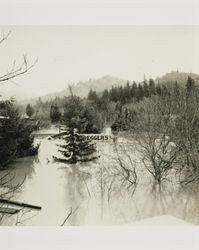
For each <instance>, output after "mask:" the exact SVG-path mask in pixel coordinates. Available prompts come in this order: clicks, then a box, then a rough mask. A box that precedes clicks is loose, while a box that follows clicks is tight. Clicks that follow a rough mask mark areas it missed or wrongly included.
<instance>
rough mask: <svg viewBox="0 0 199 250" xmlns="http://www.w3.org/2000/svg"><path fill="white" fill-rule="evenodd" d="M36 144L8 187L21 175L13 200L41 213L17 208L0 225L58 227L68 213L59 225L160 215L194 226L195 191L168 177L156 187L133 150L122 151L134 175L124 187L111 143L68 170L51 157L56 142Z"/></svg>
mask: <svg viewBox="0 0 199 250" xmlns="http://www.w3.org/2000/svg"><path fill="white" fill-rule="evenodd" d="M40 141H41V145H40V149H39V154H38V156H36V157H26V158H21V159H19V160H17V162H16V163H15V164H14V165H13V169H12V171H14V172H15V178H14V179H13V182H12V184H13V185H16V184H17V183H21V182H23V180H24V177H26V179H25V181H24V184H23V186H22V187H21V188H20V190H19V191H18V192H17V193H15V196H14V197H13V199H14V200H17V201H22V202H26V203H29V204H35V205H38V206H42V210H41V211H36V210H30V209H22V210H21V211H20V213H18V214H17V215H16V216H6V217H4V218H3V220H2V222H1V224H3V225H62V224H63V222H64V221H65V219H66V218H67V216H68V215H70V216H69V217H68V219H67V220H66V221H65V222H64V225H90V224H91V225H102V224H103V225H113V224H125V223H131V222H133V221H136V220H139V219H144V218H147V217H152V216H157V215H162V214H170V215H174V216H177V217H179V218H182V219H186V220H187V221H189V222H191V223H194V224H198V223H199V206H198V205H199V204H198V203H199V199H198V196H199V193H198V191H197V188H196V187H192V188H191V187H190V188H187V189H184V190H183V189H182V187H181V186H180V185H179V184H178V183H177V182H176V180H174V179H173V178H174V176H175V175H174V174H172V175H171V176H172V177H171V178H170V179H168V180H167V181H165V182H163V183H162V185H161V187H160V186H159V185H158V184H157V183H155V182H154V180H153V178H152V176H151V175H150V174H149V173H148V172H147V171H146V169H144V167H143V166H142V164H141V162H139V157H138V156H137V155H136V154H135V153H134V152H135V149H133V148H129V149H127V151H128V150H130V156H131V159H130V160H131V161H132V166H133V167H135V168H136V173H137V184H136V186H132V187H130V188H129V185H127V184H128V183H127V184H126V183H125V182H123V181H124V176H125V175H121V169H120V168H119V165H118V161H117V159H116V156H115V155H114V147H113V145H112V144H108V143H107V144H99V145H98V150H99V151H100V154H101V157H100V159H99V160H97V161H95V162H92V163H91V162H90V163H84V164H77V165H75V166H74V165H73V166H72V165H67V164H63V163H57V162H54V161H53V158H52V156H53V155H55V154H56V156H59V155H58V152H57V146H56V144H59V143H60V141H54V140H48V139H47V137H41V136H40V137H37V138H36V140H35V143H38V142H40ZM127 151H126V152H127ZM126 160H127V159H124V164H128V162H126V163H125V161H126ZM128 160H129V158H128ZM132 188H133V189H132ZM132 191H133V192H132Z"/></svg>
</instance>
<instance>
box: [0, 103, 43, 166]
mask: <svg viewBox="0 0 199 250" xmlns="http://www.w3.org/2000/svg"><path fill="white" fill-rule="evenodd" d="M0 115H1V116H3V117H4V119H1V120H0V168H4V167H8V165H9V163H11V162H12V161H13V160H15V159H16V158H17V157H24V156H29V155H35V154H37V153H38V148H39V145H37V146H36V147H35V146H34V137H33V136H32V135H31V134H32V131H33V128H32V127H30V126H28V125H26V123H24V120H22V119H20V116H19V113H18V111H17V109H15V107H14V103H13V101H2V102H0Z"/></svg>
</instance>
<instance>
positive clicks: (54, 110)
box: [50, 105, 61, 122]
mask: <svg viewBox="0 0 199 250" xmlns="http://www.w3.org/2000/svg"><path fill="white" fill-rule="evenodd" d="M50 119H51V121H52V122H59V121H60V120H61V112H60V111H59V108H58V106H57V105H52V106H51V107H50Z"/></svg>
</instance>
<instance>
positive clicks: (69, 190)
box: [0, 25, 199, 226]
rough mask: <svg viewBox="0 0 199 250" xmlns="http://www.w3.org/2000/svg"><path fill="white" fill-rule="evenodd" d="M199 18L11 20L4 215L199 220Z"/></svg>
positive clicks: (3, 115)
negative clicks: (197, 22) (182, 21)
mask: <svg viewBox="0 0 199 250" xmlns="http://www.w3.org/2000/svg"><path fill="white" fill-rule="evenodd" d="M198 44H199V26H191V25H190V26H186V25H184V26H183V25H181V26H178V25H173V26H172V25H165V26H161V25H149V26H147V25H122V26H120V25H115V26H111V25H108V26H103V25H101V26H100V25H98V26H97V25H94V26H88V25H83V26H78V25H64V26H3V25H2V26H0V225H1V226H88V225H95V226H106V225H111V226H114V225H115V226H116V225H120V226H121V225H122V226H126V225H128V226H129V225H182V226H184V225H199V199H198V198H199V190H198V185H199V147H198V146H199V64H198V58H199V48H198Z"/></svg>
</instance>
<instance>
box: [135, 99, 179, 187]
mask: <svg viewBox="0 0 199 250" xmlns="http://www.w3.org/2000/svg"><path fill="white" fill-rule="evenodd" d="M173 108H174V107H173V105H172V102H171V100H170V97H165V98H164V99H163V98H161V99H160V98H159V97H153V98H151V99H149V100H147V101H146V103H144V112H143V113H142V115H140V117H139V120H138V121H137V130H136V133H137V141H138V147H137V150H138V151H139V152H140V153H141V157H142V162H143V164H144V166H145V168H146V169H147V170H148V171H149V173H150V174H151V175H152V176H153V178H154V180H155V181H156V182H157V184H158V185H159V188H160V189H161V183H162V181H163V180H167V177H168V174H169V172H170V170H172V169H173V168H174V164H175V161H176V160H177V156H178V153H179V148H178V147H176V144H175V143H174V142H173Z"/></svg>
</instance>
